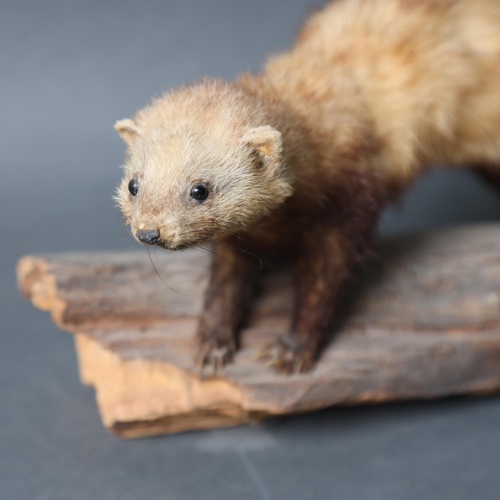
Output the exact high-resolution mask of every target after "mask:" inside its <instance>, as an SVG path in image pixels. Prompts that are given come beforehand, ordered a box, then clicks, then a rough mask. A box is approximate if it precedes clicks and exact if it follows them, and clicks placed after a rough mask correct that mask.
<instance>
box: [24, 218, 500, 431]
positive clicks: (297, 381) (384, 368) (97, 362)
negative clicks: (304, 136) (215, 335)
mask: <svg viewBox="0 0 500 500" xmlns="http://www.w3.org/2000/svg"><path fill="white" fill-rule="evenodd" d="M156 267H157V268H158V271H159V274H160V275H161V277H162V279H163V281H162V280H161V279H160V278H159V276H158V274H157V273H156V271H155V269H154V268H153V266H152V264H151V262H150V260H149V257H148V255H147V253H145V252H144V253H143V252H141V253H134V252H128V253H83V254H60V255H57V254H55V255H46V256H27V257H24V258H23V259H21V261H20V262H19V264H18V279H19V286H20V289H21V291H22V292H23V294H24V295H25V296H26V297H30V298H31V300H32V301H33V303H34V304H35V305H36V306H37V307H39V308H41V309H44V310H49V311H51V313H52V317H53V319H54V321H55V322H56V323H57V324H58V325H59V326H60V327H61V328H63V329H65V330H68V331H70V332H72V333H74V334H75V335H76V346H77V352H78V356H79V365H80V374H81V379H82V381H83V382H84V383H86V384H90V385H92V386H94V387H95V389H96V395H97V401H98V404H99V408H100V411H101V415H102V418H103V422H104V424H105V425H106V427H107V428H109V429H110V430H111V431H113V432H115V433H116V434H119V435H121V436H125V437H135V436H143V435H148V434H157V433H165V432H178V431H184V430H189V429H199V428H208V427H218V426H225V425H234V424H238V423H244V422H256V421H258V420H260V419H262V418H265V417H268V416H272V415H279V414H284V413H294V412H303V411H308V410H313V409H317V408H323V407H326V406H330V405H334V404H358V403H365V402H379V401H388V400H397V399H408V398H434V397H440V396H447V395H451V394H460V393H486V392H492V391H496V390H499V389H500V292H499V285H500V225H496V224H495V225H484V226H475V227H465V228H457V229H448V230H443V231H440V232H436V233H428V234H422V235H414V236H408V237H402V238H397V239H387V240H385V241H383V242H382V243H381V245H380V247H379V250H378V257H377V258H376V259H374V260H373V261H372V262H371V263H370V264H368V265H365V266H364V269H361V270H360V271H359V273H358V274H357V276H356V278H355V279H354V280H353V284H352V286H350V287H349V289H348V290H347V291H346V293H345V295H344V298H343V301H342V304H341V307H340V308H339V314H338V315H337V318H336V321H335V324H333V325H332V328H331V342H330V343H329V345H328V347H327V349H326V350H325V352H324V354H323V356H322V357H321V359H320V361H319V363H318V365H317V366H316V368H315V369H314V370H313V371H312V372H311V373H307V374H301V375H293V376H286V375H279V374H276V373H275V372H273V370H272V369H270V368H266V367H265V366H264V365H263V364H262V363H261V362H258V361H256V356H257V353H258V350H259V347H260V346H262V345H263V344H264V343H267V342H269V341H270V340H271V339H272V338H273V337H274V336H277V335H278V334H280V333H282V332H283V331H285V330H286V329H287V327H288V325H289V322H290V314H291V304H292V287H291V275H290V272H289V271H288V270H287V269H274V270H271V271H270V272H268V273H267V274H265V276H264V279H263V282H262V287H261V290H260V294H259V297H258V299H257V301H256V303H255V305H254V308H253V311H252V314H251V318H250V320H249V322H248V325H247V327H246V328H245V329H244V331H243V333H242V349H241V350H240V351H239V352H238V353H237V355H236V359H235V363H234V364H232V365H230V366H228V367H227V368H226V370H225V373H224V376H217V377H205V378H202V379H200V378H199V377H198V376H197V375H196V373H195V372H194V370H193V365H192V350H193V338H192V337H193V334H194V330H195V326H196V321H197V316H198V314H199V313H200V309H201V304H202V296H203V291H204V288H205V287H206V284H207V268H208V256H207V255H205V254H203V253H196V252H193V253H189V252H183V253H176V254H172V255H169V256H168V258H167V257H164V258H162V260H161V264H158V263H157V264H156ZM165 283H167V285H168V287H170V288H168V287H167V285H165Z"/></svg>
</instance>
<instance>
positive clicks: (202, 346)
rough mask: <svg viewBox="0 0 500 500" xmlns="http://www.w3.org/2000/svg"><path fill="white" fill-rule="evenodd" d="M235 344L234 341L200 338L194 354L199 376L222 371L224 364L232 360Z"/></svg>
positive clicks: (211, 374) (212, 374)
mask: <svg viewBox="0 0 500 500" xmlns="http://www.w3.org/2000/svg"><path fill="white" fill-rule="evenodd" d="M235 351H236V346H235V344H234V341H233V340H232V339H231V340H225V341H221V340H218V339H202V340H200V343H199V345H198V352H197V354H196V356H195V365H196V370H197V372H198V375H199V376H203V375H204V374H206V375H208V376H214V375H217V374H218V373H222V372H224V366H225V365H226V364H227V363H230V362H231V361H232V360H233V357H234V353H235Z"/></svg>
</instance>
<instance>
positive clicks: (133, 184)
mask: <svg viewBox="0 0 500 500" xmlns="http://www.w3.org/2000/svg"><path fill="white" fill-rule="evenodd" d="M128 190H129V191H130V194H131V195H132V196H135V195H136V194H137V191H139V183H138V182H137V179H132V180H131V181H130V182H129V183H128Z"/></svg>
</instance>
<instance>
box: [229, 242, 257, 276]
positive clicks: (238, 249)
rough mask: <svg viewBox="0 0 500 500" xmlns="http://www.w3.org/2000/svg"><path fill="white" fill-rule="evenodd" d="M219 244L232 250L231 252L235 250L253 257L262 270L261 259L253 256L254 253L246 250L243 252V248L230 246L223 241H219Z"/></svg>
mask: <svg viewBox="0 0 500 500" xmlns="http://www.w3.org/2000/svg"><path fill="white" fill-rule="evenodd" d="M219 243H220V244H222V245H225V246H227V247H229V248H232V249H233V250H237V251H238V252H242V253H246V254H247V255H250V256H251V257H255V258H256V259H257V260H258V261H259V269H262V265H263V264H262V259H261V258H260V257H259V256H258V255H255V254H254V253H252V252H249V251H248V250H245V249H244V248H240V247H237V246H235V245H231V244H229V243H226V242H224V241H219Z"/></svg>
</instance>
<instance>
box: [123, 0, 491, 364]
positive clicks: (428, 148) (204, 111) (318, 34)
mask: <svg viewBox="0 0 500 500" xmlns="http://www.w3.org/2000/svg"><path fill="white" fill-rule="evenodd" d="M115 128H116V129H117V130H118V132H119V133H120V135H121V136H122V137H123V138H124V139H125V141H126V142H127V144H128V159H127V162H126V164H125V167H124V171H125V175H124V178H123V181H122V183H121V185H120V187H119V189H118V195H117V198H118V201H119V204H120V206H121V208H122V211H123V213H124V215H125V218H126V221H127V223H128V224H130V227H131V230H132V233H133V234H134V236H135V237H136V238H137V239H138V240H139V241H142V242H144V243H148V244H157V245H160V246H162V247H164V248H168V249H173V250H175V249H182V248H189V247H194V246H197V245H202V244H206V243H210V244H212V245H213V247H214V252H215V253H216V254H217V255H218V256H219V257H214V259H213V263H212V269H211V279H210V284H209V287H208V290H207V294H206V300H205V309H204V313H203V315H202V318H201V320H200V325H199V330H198V339H199V351H198V355H197V359H198V361H199V363H200V364H201V365H207V364H209V365H212V366H215V367H218V366H220V365H222V364H224V363H226V362H228V361H230V360H231V358H232V356H233V354H234V352H235V348H236V345H237V342H236V335H237V332H238V328H239V327H240V325H241V322H242V320H243V319H244V315H245V311H246V310H247V308H248V305H249V303H250V301H251V297H252V290H253V287H254V283H255V280H256V277H257V276H258V272H257V267H258V260H256V259H255V258H254V257H253V255H250V254H255V255H267V254H269V255H277V256H286V257H288V258H291V259H292V260H293V262H294V264H295V269H296V278H297V279H296V298H295V309H294V316H293V320H292V324H291V329H290V331H288V332H283V336H282V337H281V338H280V339H279V340H278V341H276V342H275V343H273V344H272V345H270V346H268V347H267V349H266V350H265V354H266V356H267V357H269V358H270V359H271V362H273V363H274V364H275V365H276V367H277V368H278V369H279V370H281V371H285V372H292V371H307V370H309V369H310V368H311V367H312V366H313V364H314V361H315V360H316V358H317V356H318V355H319V353H320V349H321V346H322V343H323V341H324V336H325V331H326V329H327V326H328V323H329V321H330V319H331V317H332V314H333V313H334V310H335V302H336V299H337V295H338V291H339V289H340V287H341V286H342V285H343V283H344V282H345V280H346V278H347V277H348V276H349V275H350V273H351V271H352V269H353V267H354V266H355V264H356V263H357V262H358V261H359V260H360V259H362V258H363V257H364V256H366V254H367V253H368V250H369V249H370V242H371V239H372V235H373V232H374V230H375V228H376V224H377V220H378V217H379V215H380V213H381V211H382V210H383V208H384V207H385V206H386V204H387V203H388V202H390V201H391V200H394V199H396V198H397V197H398V196H399V195H400V194H401V193H402V192H404V190H405V189H406V188H407V187H408V186H409V185H410V184H411V183H412V182H413V181H414V179H415V178H416V177H417V176H418V175H420V173H422V172H423V171H424V170H426V169H427V168H428V167H429V166H430V165H442V164H447V165H449V164H453V165H456V166H458V167H460V166H467V167H470V168H474V169H476V170H477V171H478V172H479V173H480V174H481V175H483V176H484V177H486V178H488V179H489V180H490V181H492V182H493V183H494V184H496V185H497V186H500V2H498V1H497V0H338V1H336V2H332V3H330V4H329V5H327V6H326V7H325V8H324V9H322V10H320V11H318V12H316V13H315V14H313V15H312V16H311V18H310V19H309V20H308V21H307V22H306V24H305V25H304V27H303V28H302V30H301V32H300V33H299V36H298V38H297V41H296V43H295V45H294V47H293V48H292V49H291V50H290V51H289V52H286V53H284V54H281V55H278V56H275V57H273V58H271V59H270V60H269V61H268V63H267V64H266V66H265V68H264V69H263V71H262V72H261V73H259V74H245V75H242V76H241V77H240V78H239V79H238V80H236V81H234V82H223V81H218V80H205V81H203V82H201V83H199V84H195V85H192V86H186V87H183V88H181V89H178V90H174V91H171V92H168V93H166V94H165V95H163V96H162V97H161V98H159V99H156V100H154V101H152V102H151V104H150V105H149V106H147V107H146V108H144V109H142V110H140V111H139V112H138V113H137V115H136V116H135V117H134V118H133V119H126V120H120V121H118V122H117V124H116V125H115ZM238 248H239V249H243V250H245V251H243V252H242V251H238Z"/></svg>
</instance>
